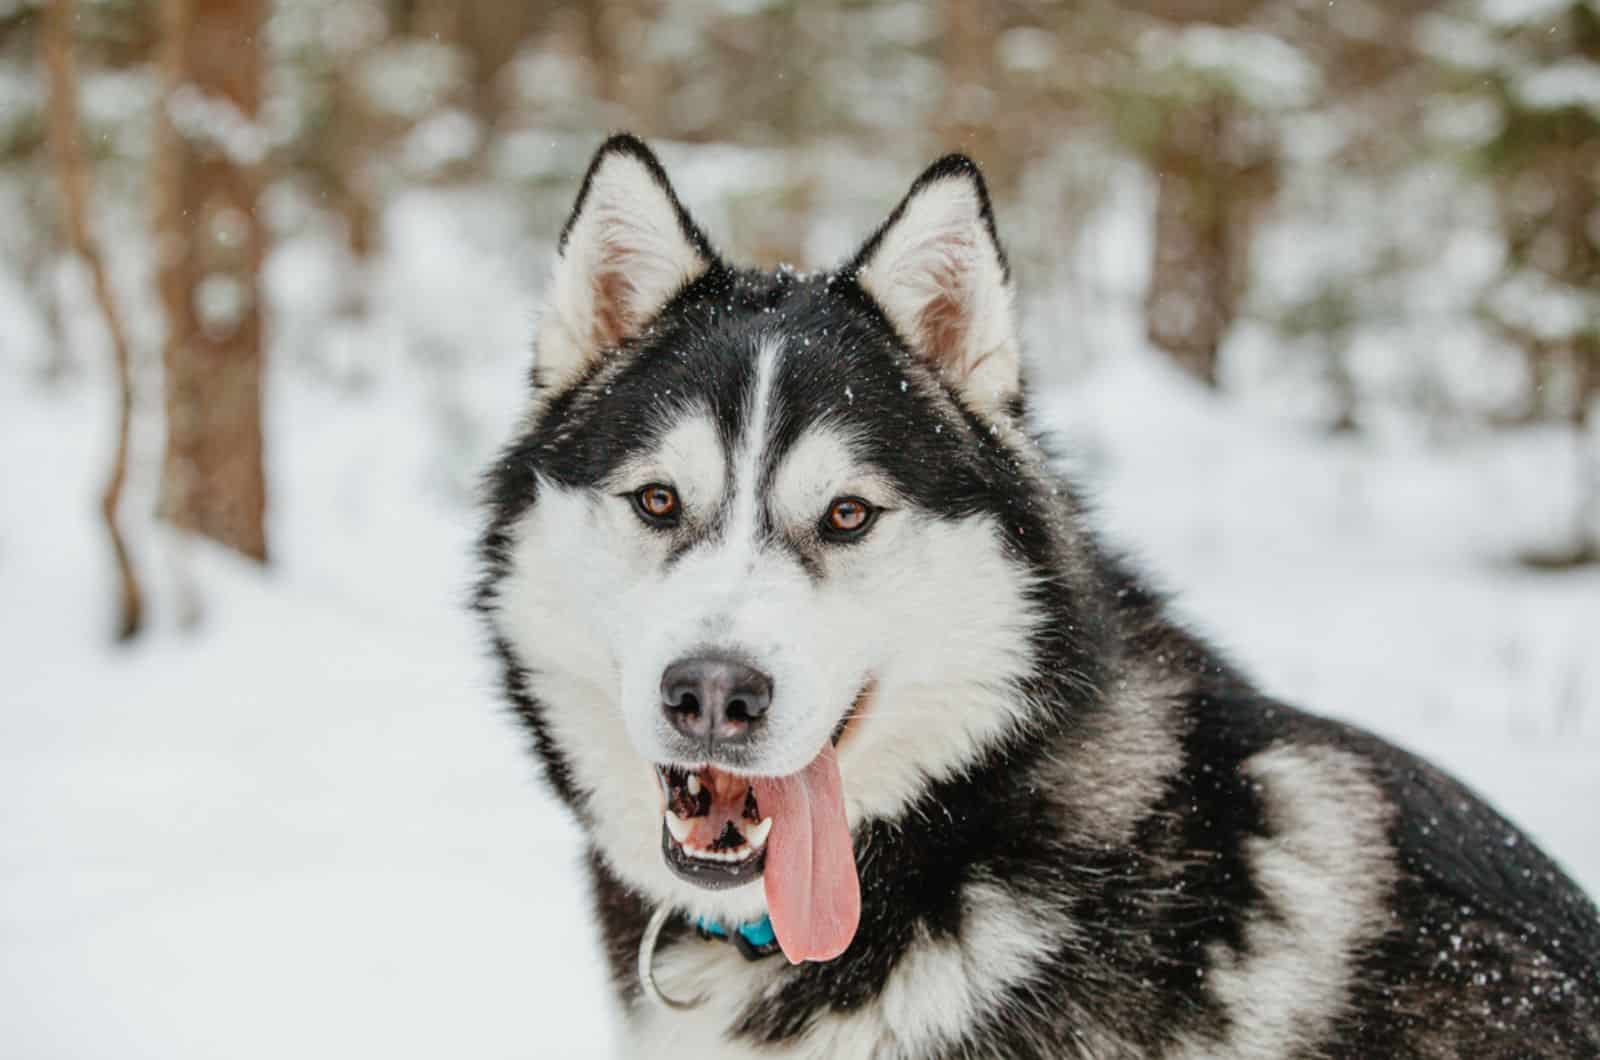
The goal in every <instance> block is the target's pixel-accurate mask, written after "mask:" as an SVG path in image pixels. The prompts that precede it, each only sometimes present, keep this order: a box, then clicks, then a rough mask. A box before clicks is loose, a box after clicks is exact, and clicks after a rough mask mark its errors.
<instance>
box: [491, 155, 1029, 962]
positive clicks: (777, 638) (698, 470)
mask: <svg viewBox="0 0 1600 1060" xmlns="http://www.w3.org/2000/svg"><path fill="white" fill-rule="evenodd" d="M1012 313H1013V311H1012V293H1011V288H1010V284H1009V279H1008V273H1007V265H1006V260H1005V257H1004V255H1003V253H1002V251H1001V249H1000V245H999V242H998V240H997V238H996V234H995V227H994V221H993V217H992V216H991V213H990V207H989V201H988V197H987V194H986V192H985V189H984V184H983V180H982V178H981V177H980V175H979V173H978V171H977V169H976V168H975V167H974V166H973V165H972V163H971V162H969V161H967V160H966V159H964V158H960V157H955V156H952V157H950V158H946V159H944V160H942V161H940V162H938V163H936V164H935V165H934V166H932V167H931V168H930V169H928V170H927V172H925V173H924V174H923V175H922V176H921V177H920V178H919V179H918V180H917V181H916V183H915V184H914V185H913V186H912V188H911V191H910V192H909V194H907V196H906V197H905V199H904V200H903V201H902V202H901V203H900V205H899V206H898V207H897V208H896V209H895V210H894V212H893V213H892V214H891V215H890V217H889V218H888V220H887V221H886V222H885V223H884V224H883V226H882V227H881V228H880V229H879V230H878V231H877V232H876V233H875V234H873V235H872V236H871V238H870V239H868V240H867V242H866V244H865V245H864V246H863V248H862V249H861V251H860V252H859V253H858V254H857V255H856V256H855V257H854V258H853V259H852V260H850V261H849V262H848V263H847V264H845V265H844V266H843V267H841V268H839V269H837V270H835V271H833V272H828V273H822V274H817V275H809V276H803V275H797V274H795V273H794V272H792V271H788V270H778V271H774V272H757V271H748V270H737V269H734V268H731V267H729V266H728V265H726V264H724V263H723V262H722V261H721V260H720V258H719V257H718V256H717V254H716V253H715V252H714V251H713V250H712V249H711V245H710V243H709V242H708V240H707V239H706V237H705V235H704V234H703V233H702V231H701V230H700V228H699V227H698V226H697V225H696V224H695V222H694V221H693V220H692V219H691V218H690V217H689V215H688V213H687V212H686V211H685V209H684V208H683V206H682V204H681V203H680V202H679V200H678V198H677V196H676V195H675V193H674V192H673V189H672V187H671V185H670V184H669V182H668V180H667V177H666V174H665V173H664V172H663V170H662V168H661V166H660V165H659V163H658V162H657V161H656V159H655V157H654V156H653V155H652V154H651V153H650V152H649V150H648V149H647V148H646V147H645V146H644V145H643V144H642V143H640V142H639V141H638V140H635V139H633V138H631V137H626V136H619V137H615V138H613V139H612V140H610V141H608V142H607V143H606V144H605V145H604V146H603V147H601V149H600V151H599V153H598V154H597V155H596V156H595V159H594V161H593V163H592V165H591V166H590V168H589V172H588V175H587V176H586V178H585V180H584V183H583V187H582V190H581V192H580V193H579V195H578V200H577V204H576V205H575V207H574V209H573V212H572V216H571V218H570V220H569V221H568V222H567V225H566V228H565V229H564V231H563V232H562V235H561V241H560V246H559V250H558V253H557V256H556V261H555V265H554V272H553V275H552V277H551V282H550V286H549V290H548V300H547V307H546V311H545V315H544V318H543V320H542V322H541V325H540V332H539V338H538V345H537V355H536V364H535V376H534V378H535V390H536V393H535V396H534V399H533V408H532V412H531V413H530V416H529V419H528V422H527V423H526V424H525V427H524V429H523V431H522V433H521V435H520V437H519V438H518V439H517V440H516V441H515V442H514V443H513V445H512V446H511V447H510V448H509V449H507V450H506V452H505V453H504V454H503V456H502V457H501V459H500V461H499V463H498V464H497V465H496V467H495V469H494V470H493V472H492V474H491V491H492V506H493V513H492V524H491V527H490V529H489V531H488V533H487V535H486V537H485V555H486V561H487V566H488V573H487V575H486V577H485V581H484V586H483V591H482V594H481V597H480V603H481V605H482V607H483V610H484V611H485V613H486V614H487V616H488V618H489V621H490V624H491V628H492V630H493V633H494V635H495V638H496V640H497V643H498V645H499V648H500V652H501V655H502V657H503V659H504V661H505V663H506V667H507V674H508V681H509V684H510V687H511V690H512V694H513V697H514V698H515V699H516V700H517V705H518V707H519V710H520V711H521V713H522V714H523V716H524V717H525V718H526V720H527V721H528V722H529V724H530V725H531V727H532V729H533V731H534V734H535V738H536V742H537V744H538V748H539V750H540V751H541V753H542V754H543V755H544V757H545V759H546V761H547V765H548V767H549V770H550V774H551V777H552V779H553V780H554V782H555V784H556V787H557V789H558V791H559V792H560V793H561V794H562V795H563V796H564V797H566V798H567V799H568V800H569V801H571V802H572V803H573V805H574V807H575V808H576V809H577V811H578V813H579V815H580V818H581V819H582V820H583V822H584V823H585V824H586V825H587V826H588V827H589V829H590V831H591V834H592V836H593V840H594V842H595V844H596V846H597V848H598V850H599V851H600V853H601V854H602V856H603V857H604V858H605V859H606V860H607V862H608V863H609V864H610V866H611V867H612V868H613V869H614V870H615V871H616V872H617V873H618V874H620V875H621V876H622V877H623V878H624V879H625V880H626V881H627V882H628V883H629V884H630V885H632V886H633V887H635V888H637V889H639V890H641V891H642V892H644V893H646V894H648V895H651V896H652V897H654V898H655V899H657V900H659V901H668V902H673V903H676V904H678V905H681V906H684V907H686V908H687V909H689V910H691V911H694V912H697V913H701V914H704V915H712V916H717V917H722V918H729V919H733V920H744V919H752V918H755V917H759V916H760V915H761V913H762V912H763V911H767V910H770V912H771V914H772V916H773V920H774V925H775V927H776V928H777V930H778V936H779V941H780V942H782V943H783V945H784V949H785V951H786V952H788V953H789V954H790V956H791V957H793V958H796V959H799V958H803V957H811V958H819V959H820V958H826V957H830V956H833V955H834V954H836V953H838V952H839V951H840V950H841V949H842V948H843V947H844V945H845V944H847V943H848V942H849V938H850V935H851V934H852V933H853V931H854V916H855V902H856V898H855V886H856V883H855V868H854V863H853V859H852V857H851V849H850V832H849V828H850V827H851V826H853V825H854V824H857V823H859V822H860V821H862V820H864V819H869V818H874V817H893V816H896V815H898V814H901V813H903V812H904V811H905V810H906V809H907V808H908V806H909V805H910V804H911V803H912V802H913V801H914V800H915V798H916V797H917V794H918V793H919V792H920V791H922V790H924V789H925V787H926V785H927V784H928V783H929V782H930V781H932V780H937V779H940V778H943V777H948V776H950V775H953V774H955V773H957V772H959V771H961V770H962V769H963V768H964V767H966V766H968V765H970V763H971V762H972V761H973V760H975V759H976V758H977V757H978V756H979V755H981V754H982V753H983V752H984V751H985V750H986V749H987V748H990V747H992V746H993V745H994V744H995V743H996V742H997V741H999V740H1001V739H1004V738H1005V736H1006V734H1007V733H1009V732H1011V731H1013V730H1014V729H1015V728H1016V726H1017V725H1018V724H1019V722H1021V721H1022V720H1023V719H1024V716H1025V711H1026V709H1027V708H1026V705H1025V703H1026V698H1027V697H1026V696H1025V695H1024V694H1023V693H1022V691H1021V687H1022V685H1023V683H1024V681H1025V679H1026V677H1027V675H1028V672H1029V669H1030V666H1032V665H1033V656H1032V651H1033V647H1032V645H1033V641H1034V635H1035V633H1036V623H1037V610H1038V609H1037V607H1036V603H1037V600H1036V594H1035V589H1036V587H1037V584H1038V581H1039V572H1040V571H1042V570H1043V569H1044V568H1045V567H1046V564H1045V563H1044V562H1043V561H1040V560H1039V555H1040V550H1044V549H1047V548H1048V547H1049V545H1048V541H1049V540H1050V538H1051V536H1052V533H1053V528H1052V526H1051V515H1050V512H1051V511H1052V510H1053V509H1052V508H1051V505H1050V503H1049V501H1048V498H1047V497H1046V494H1047V492H1048V486H1047V485H1045V484H1044V480H1043V479H1042V478H1041V476H1040V474H1039V466H1040V465H1039V462H1038V460H1037V457H1036V455H1035V452H1034V449H1033V445H1032V442H1031V441H1030V440H1029V439H1028V438H1027V437H1026V435H1025V433H1024V432H1023V430H1022V428H1021V424H1020V418H1021V414H1022V383H1021V375H1020V351H1019V349H1018V343H1017V337H1016V331H1015V328H1014V324H1013V319H1012ZM763 872H764V873H765V877H766V879H765V886H764V887H763V886H761V885H760V884H759V883H758V882H757V881H758V878H759V877H761V876H762V875H763Z"/></svg>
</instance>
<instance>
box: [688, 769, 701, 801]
mask: <svg viewBox="0 0 1600 1060" xmlns="http://www.w3.org/2000/svg"><path fill="white" fill-rule="evenodd" d="M685 783H686V784H687V785H688V787H689V794H690V795H696V796H698V795H699V794H700V774H699V773H690V774H689V779H688V780H687V781H685Z"/></svg>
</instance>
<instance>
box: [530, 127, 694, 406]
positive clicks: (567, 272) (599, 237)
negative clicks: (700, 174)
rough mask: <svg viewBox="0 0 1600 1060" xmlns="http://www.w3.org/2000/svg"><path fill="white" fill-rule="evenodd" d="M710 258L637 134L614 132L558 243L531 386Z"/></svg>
mask: <svg viewBox="0 0 1600 1060" xmlns="http://www.w3.org/2000/svg"><path fill="white" fill-rule="evenodd" d="M716 260H717V259H716V255H715V254H714V253H713V252H712V250H711V246H710V244H709V243H708V242H707V241H706V237H705V235H704V234H703V233H702V232H701V231H700V229H699V228H698V227H696V225H695V223H694V221H693V220H692V219H691V218H690V217H689V214H688V212H687V211H686V210H685V209H684V208H683V205H682V204H681V203H679V202H678V196H677V194H676V193H675V192H674V191H673V190H672V184H671V183H670V182H669V181H668V180H667V174H666V171H665V170H663V169H662V168H661V163H660V162H658V161H656V156H655V155H654V154H652V153H651V152H650V149H649V148H648V147H646V146H645V145H644V143H643V141H641V140H639V139H638V138H637V137H635V136H631V135H629V134H627V133H620V134H618V135H616V136H613V137H611V138H610V139H609V140H607V141H606V142H605V143H603V144H601V145H600V149H599V150H598V151H596V152H595V156H594V161H592V162H590V163H589V172H588V173H587V175H585V176H584V178H583V187H582V189H580V190H579V192H578V201H577V202H576V203H575V204H574V205H573V207H572V216H571V217H569V218H567V223H566V226H565V227H564V228H562V230H561V241H560V243H559V244H558V245H557V247H556V260H555V267H554V269H553V270H552V273H551V276H550V286H549V288H548V289H547V292H546V296H545V310H544V315H543V317H542V319H541V320H540V324H539V340H538V346H537V351H536V355H535V358H536V359H535V363H534V379H535V381H536V383H537V384H538V386H539V387H540V388H541V389H557V390H559V389H561V388H562V387H564V386H566V385H567V384H569V383H571V382H572V381H573V380H574V379H576V378H577V377H578V376H579V375H580V374H581V373H582V372H583V371H584V370H585V369H586V368H588V367H589V365H591V364H592V363H593V362H594V361H595V360H596V359H597V358H599V357H601V356H602V355H604V354H605V353H606V352H607V351H610V350H613V349H615V348H616V347H618V346H620V345H621V344H622V343H624V342H626V341H627V340H628V339H630V338H633V337H634V336H635V335H637V334H638V333H639V332H640V331H641V330H642V329H643V328H644V327H645V325H647V324H648V323H649V322H650V321H651V319H652V318H654V317H655V315H656V314H657V313H659V312H660V311H661V309H662V308H663V307H664V306H666V304H667V303H668V302H670V301H671V300H672V298H673V296H674V295H676V294H677V293H678V292H679V291H681V290H683V288H684V287H686V286H687V285H689V284H690V283H693V282H694V281H695V280H696V279H698V278H699V277H700V276H702V275H704V274H705V272H706V271H707V270H708V269H710V268H711V266H712V265H713V264H714V263H715V262H716Z"/></svg>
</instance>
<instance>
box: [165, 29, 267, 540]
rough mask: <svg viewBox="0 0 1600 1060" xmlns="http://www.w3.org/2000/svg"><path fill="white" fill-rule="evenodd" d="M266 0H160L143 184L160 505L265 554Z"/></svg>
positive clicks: (195, 526) (208, 532)
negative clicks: (148, 163) (155, 305)
mask: <svg viewBox="0 0 1600 1060" xmlns="http://www.w3.org/2000/svg"><path fill="white" fill-rule="evenodd" d="M265 7H266V0H163V3H162V6H161V15H162V43H161V48H162V56H161V59H162V62H161V66H162V92H161V105H159V106H158V107H157V110H156V112H157V142H156V151H155V156H154V162H153V169H154V173H153V180H152V184H153V187H154V189H155V195H156V220H155V231H156V245H157V262H158V264H157V268H158V284H159V287H160V294H161V303H162V307H163V309H164V310H165V313H166V319H167V336H166V347H165V349H164V351H163V363H164V365H165V369H166V412H167V448H166V457H165V461H164V463H163V466H162V477H161V508H162V514H163V515H164V516H165V517H166V518H167V519H168V520H169V521H170V522H171V523H172V524H173V525H174V526H177V527H179V528H181V529H183V530H188V531H192V532H194V533H197V534H202V535H204V536H206V537H209V538H212V539H213V540H216V541H218V542H221V543H222V544H224V545H227V546H228V547H230V548H233V549H235V550H237V551H238V552H240V553H242V554H244V555H246V556H249V557H250V558H252V559H255V560H258V561H262V562H265V561H266V558H267V541H266V529H265V525H264V516H265V511H266V475H265V471H264V468H263V464H262V439H261V379H262V349H261V337H262V336H261V330H262V329H261V305H260V283H259V277H260V270H261V259H262V254H263V250H264V244H265V236H264V232H263V229H262V226H261V223H260V221H259V220H258V218H257V216H256V195H257V190H258V185H259V173H258V170H259V168H260V165H261V161H262V157H263V155H264V146H265V145H264V141H263V139H262V137H261V131H260V128H259V127H258V126H257V125H256V124H255V118H256V114H257V108H258V106H259V103H260V95H261V69H262V49H261V39H260V36H259V33H260V30H261V24H262V16H263V14H264V11H265Z"/></svg>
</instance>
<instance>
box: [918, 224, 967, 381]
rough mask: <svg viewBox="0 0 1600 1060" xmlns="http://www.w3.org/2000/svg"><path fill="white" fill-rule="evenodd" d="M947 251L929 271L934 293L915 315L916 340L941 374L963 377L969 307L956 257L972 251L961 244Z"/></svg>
mask: <svg viewBox="0 0 1600 1060" xmlns="http://www.w3.org/2000/svg"><path fill="white" fill-rule="evenodd" d="M951 250H953V251H954V252H955V253H945V254H942V255H941V256H940V259H939V263H938V268H936V269H934V270H932V275H931V276H930V277H929V279H930V280H931V281H932V287H933V290H934V294H933V296H932V297H931V298H929V299H928V301H927V304H925V305H924V306H923V307H922V309H921V311H920V312H919V313H918V314H917V324H916V328H917V336H916V337H917V339H918V340H919V341H920V342H921V344H922V352H923V354H924V355H926V356H927V357H928V358H929V359H931V360H932V361H933V362H934V364H936V365H937V366H938V367H939V369H940V370H941V371H944V372H955V373H957V374H958V375H961V376H965V375H966V374H967V372H968V371H970V369H971V368H972V366H971V365H969V364H966V363H964V362H965V356H964V351H965V350H966V343H967V332H968V330H969V329H970V326H971V313H972V307H971V305H970V304H969V300H970V299H969V292H968V291H967V289H966V283H965V282H964V280H965V277H964V276H963V274H962V269H961V259H960V255H962V254H971V253H974V252H975V250H976V248H974V247H972V246H971V245H970V244H969V243H967V242H966V241H962V242H961V245H960V246H959V247H952V248H951Z"/></svg>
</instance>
